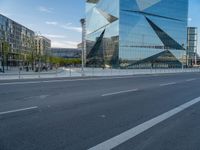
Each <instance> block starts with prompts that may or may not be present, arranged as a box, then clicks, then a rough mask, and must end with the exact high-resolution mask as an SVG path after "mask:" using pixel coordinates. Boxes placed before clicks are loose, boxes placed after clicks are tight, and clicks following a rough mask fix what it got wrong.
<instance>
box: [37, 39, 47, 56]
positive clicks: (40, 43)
mask: <svg viewBox="0 0 200 150" xmlns="http://www.w3.org/2000/svg"><path fill="white" fill-rule="evenodd" d="M35 47H36V53H37V54H38V55H41V56H44V55H47V54H48V51H49V50H50V49H51V40H49V39H48V38H46V37H44V36H35Z"/></svg>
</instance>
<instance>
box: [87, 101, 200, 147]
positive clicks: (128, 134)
mask: <svg viewBox="0 0 200 150" xmlns="http://www.w3.org/2000/svg"><path fill="white" fill-rule="evenodd" d="M199 102H200V97H198V98H196V99H193V100H191V101H189V102H187V103H185V104H183V105H180V106H178V107H176V108H174V109H172V110H170V111H168V112H166V113H164V114H162V115H159V116H157V117H155V118H153V119H151V120H149V121H146V122H144V123H142V124H140V125H138V126H136V127H134V128H132V129H130V130H127V131H125V132H123V133H121V134H119V135H117V136H115V137H113V138H111V139H109V140H107V141H105V142H103V143H100V144H98V145H96V146H94V147H92V148H90V149H88V150H110V149H113V148H115V147H117V146H119V145H120V144H122V143H124V142H126V141H128V140H130V139H132V138H134V137H135V136H137V135H139V134H141V133H143V132H144V131H146V130H148V129H150V128H152V127H153V126H155V125H157V124H159V123H161V122H163V121H165V120H167V119H169V118H170V117H172V116H174V115H176V114H178V113H180V112H182V111H184V110H185V109H187V108H189V107H191V106H193V105H194V104H196V103H199Z"/></svg>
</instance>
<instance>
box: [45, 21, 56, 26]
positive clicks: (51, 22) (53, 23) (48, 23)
mask: <svg viewBox="0 0 200 150" xmlns="http://www.w3.org/2000/svg"><path fill="white" fill-rule="evenodd" d="M45 23H46V24H47V25H54V26H56V25H58V22H55V21H46V22H45Z"/></svg>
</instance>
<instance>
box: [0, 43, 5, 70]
mask: <svg viewBox="0 0 200 150" xmlns="http://www.w3.org/2000/svg"><path fill="white" fill-rule="evenodd" d="M1 59H2V60H1V61H2V72H3V73H5V66H4V65H5V63H4V43H3V42H2V43H1Z"/></svg>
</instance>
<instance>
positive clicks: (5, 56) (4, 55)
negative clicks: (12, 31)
mask: <svg viewBox="0 0 200 150" xmlns="http://www.w3.org/2000/svg"><path fill="white" fill-rule="evenodd" d="M9 52H10V45H9V43H8V42H6V41H2V66H3V72H5V69H4V67H5V60H6V66H7V70H8V55H9Z"/></svg>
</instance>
